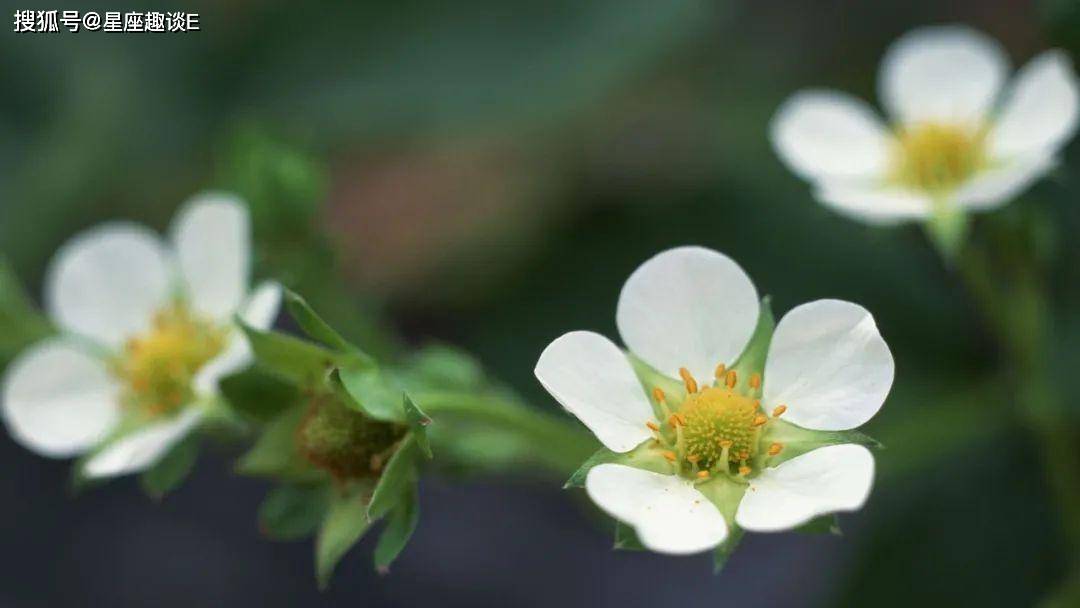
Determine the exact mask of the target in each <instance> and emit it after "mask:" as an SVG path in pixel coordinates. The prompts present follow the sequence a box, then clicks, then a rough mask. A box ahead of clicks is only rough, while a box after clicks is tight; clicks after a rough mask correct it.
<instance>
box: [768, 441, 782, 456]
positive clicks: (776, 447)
mask: <svg viewBox="0 0 1080 608" xmlns="http://www.w3.org/2000/svg"><path fill="white" fill-rule="evenodd" d="M783 449H784V446H783V444H780V443H774V444H772V445H770V446H769V456H776V455H777V454H779V453H780V451H781V450H783Z"/></svg>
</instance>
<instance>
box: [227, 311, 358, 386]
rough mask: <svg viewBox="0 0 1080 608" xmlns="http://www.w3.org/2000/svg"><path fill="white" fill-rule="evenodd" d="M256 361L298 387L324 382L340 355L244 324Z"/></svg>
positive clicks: (315, 345)
mask: <svg viewBox="0 0 1080 608" xmlns="http://www.w3.org/2000/svg"><path fill="white" fill-rule="evenodd" d="M240 326H241V328H242V329H243V330H244V334H245V335H247V338H248V342H249V343H250V344H251V348H252V350H253V351H254V352H255V359H256V361H257V362H258V364H259V365H260V366H261V367H262V368H263V369H265V370H267V371H269V372H271V373H274V374H277V375H278V376H280V377H281V378H284V379H285V380H288V381H290V382H292V383H294V384H296V385H298V386H313V385H317V384H319V383H321V382H322V381H323V380H324V379H325V378H326V375H327V374H328V373H330V370H331V369H333V368H334V366H335V365H337V363H338V361H339V357H340V355H338V354H336V353H334V352H332V351H329V350H327V349H325V348H323V347H321V346H319V345H317V344H313V343H311V342H306V341H304V340H300V339H298V338H294V337H292V336H289V335H286V334H283V333H279V332H275V331H262V330H259V329H255V328H253V327H250V326H248V325H245V324H243V323H240Z"/></svg>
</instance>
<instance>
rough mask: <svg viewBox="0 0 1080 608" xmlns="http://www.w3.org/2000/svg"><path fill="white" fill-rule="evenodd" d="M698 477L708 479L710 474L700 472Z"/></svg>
mask: <svg viewBox="0 0 1080 608" xmlns="http://www.w3.org/2000/svg"><path fill="white" fill-rule="evenodd" d="M697 476H698V479H708V478H709V472H708V471H698V472H697Z"/></svg>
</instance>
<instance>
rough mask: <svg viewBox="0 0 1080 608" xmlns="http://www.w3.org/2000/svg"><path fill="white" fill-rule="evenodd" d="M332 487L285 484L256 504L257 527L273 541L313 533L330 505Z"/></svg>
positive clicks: (292, 538)
mask: <svg viewBox="0 0 1080 608" xmlns="http://www.w3.org/2000/svg"><path fill="white" fill-rule="evenodd" d="M331 493H332V490H331V486H329V485H327V484H286V485H282V486H279V487H277V488H274V489H273V490H271V491H270V493H269V494H268V495H267V496H266V499H265V500H263V502H262V504H261V505H259V530H260V531H261V532H262V533H263V534H264V535H266V536H267V537H269V538H272V539H274V540H296V539H298V538H304V537H305V536H309V535H311V534H312V533H314V532H315V530H316V529H318V527H319V523H320V522H321V521H322V519H323V517H324V516H325V515H326V512H327V509H329V507H330V498H331Z"/></svg>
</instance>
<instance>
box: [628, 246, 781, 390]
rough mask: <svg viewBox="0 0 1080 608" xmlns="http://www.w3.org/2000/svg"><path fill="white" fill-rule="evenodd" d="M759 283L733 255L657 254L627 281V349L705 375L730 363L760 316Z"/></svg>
mask: <svg viewBox="0 0 1080 608" xmlns="http://www.w3.org/2000/svg"><path fill="white" fill-rule="evenodd" d="M759 308H760V303H759V302H758V295H757V290H756V289H754V284H753V283H752V282H751V281H750V277H748V276H746V273H745V272H743V269H742V268H740V267H739V265H738V264H736V263H735V262H734V261H733V260H732V259H731V258H729V257H727V256H726V255H723V254H722V253H718V252H716V251H713V250H711V249H705V248H704V247H678V248H676V249H669V250H667V251H664V252H662V253H659V254H657V255H656V256H654V257H653V258H652V259H650V260H648V261H646V262H645V263H644V264H642V265H641V266H639V267H638V269H637V270H635V271H634V273H633V274H631V275H630V278H629V279H627V280H626V285H624V286H623V289H622V293H620V294H619V305H618V309H617V310H616V313H615V321H616V323H617V324H618V326H619V333H620V334H622V339H623V342H624V343H626V346H627V348H629V349H630V351H631V352H633V353H634V354H635V355H637V356H638V357H640V358H641V359H642V360H643V361H645V362H646V363H648V364H649V365H651V366H653V367H654V368H656V370H657V371H659V372H661V373H664V374H667V375H668V376H671V377H673V378H678V374H679V368H680V367H686V368H687V369H688V370H690V373H692V374H693V375H694V376H695V377H696V378H698V379H699V380H703V381H704V380H708V379H710V378H712V375H713V370H715V369H716V365H717V364H719V363H725V364H728V365H731V364H732V363H733V362H734V361H735V358H736V357H738V356H739V353H741V352H742V350H743V348H744V347H745V346H746V343H747V342H749V340H750V336H751V334H753V333H754V325H755V324H756V322H757V318H758V311H759Z"/></svg>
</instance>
